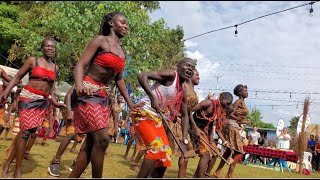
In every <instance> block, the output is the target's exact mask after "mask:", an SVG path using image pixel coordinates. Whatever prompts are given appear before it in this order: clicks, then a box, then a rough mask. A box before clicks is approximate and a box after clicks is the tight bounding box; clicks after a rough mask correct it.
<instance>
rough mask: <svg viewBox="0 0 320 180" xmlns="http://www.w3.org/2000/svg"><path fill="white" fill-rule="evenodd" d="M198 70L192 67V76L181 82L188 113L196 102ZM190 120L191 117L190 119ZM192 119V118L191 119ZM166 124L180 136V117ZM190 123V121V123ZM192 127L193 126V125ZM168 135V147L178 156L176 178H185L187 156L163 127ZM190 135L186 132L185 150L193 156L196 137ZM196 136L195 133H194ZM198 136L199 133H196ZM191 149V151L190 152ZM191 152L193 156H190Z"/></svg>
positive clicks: (194, 154)
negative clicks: (195, 87)
mask: <svg viewBox="0 0 320 180" xmlns="http://www.w3.org/2000/svg"><path fill="white" fill-rule="evenodd" d="M199 80H200V78H199V72H198V71H197V70H196V69H194V71H193V76H192V77H191V79H190V80H188V81H185V82H184V83H183V87H184V89H185V93H186V96H187V112H188V113H189V112H190V111H191V110H192V108H193V107H194V106H195V105H197V104H198V101H199V99H198V96H197V94H196V92H195V91H194V86H195V85H198V84H199ZM190 120H191V119H190ZM191 121H192V120H191ZM168 124H169V126H170V128H171V129H173V132H174V134H175V136H176V137H177V138H182V129H181V128H182V126H181V119H180V117H179V116H178V117H177V120H176V121H168ZM191 124H192V123H191ZM193 128H194V127H193ZM165 129H166V131H167V135H168V140H169V143H170V147H171V149H172V152H173V154H174V155H175V156H177V157H179V161H178V166H179V172H178V178H186V173H187V166H188V158H184V156H183V154H182V153H181V151H180V150H179V147H178V145H177V144H176V143H175V141H174V137H173V136H172V135H171V134H170V133H169V132H168V129H167V128H165ZM190 135H195V134H189V133H188V134H187V140H188V141H189V142H190V143H188V144H187V151H188V152H189V153H190V157H195V156H196V153H195V152H194V148H193V145H195V144H192V142H194V141H195V140H196V138H197V137H193V138H192V140H191V137H190ZM196 136H197V135H196ZM198 136H199V134H198ZM191 151H192V152H191ZM192 154H193V156H191V155H192Z"/></svg>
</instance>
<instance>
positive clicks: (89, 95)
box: [69, 11, 143, 178]
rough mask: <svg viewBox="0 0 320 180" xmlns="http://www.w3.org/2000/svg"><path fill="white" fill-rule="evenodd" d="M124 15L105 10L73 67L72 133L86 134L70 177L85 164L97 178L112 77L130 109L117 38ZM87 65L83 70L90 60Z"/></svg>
mask: <svg viewBox="0 0 320 180" xmlns="http://www.w3.org/2000/svg"><path fill="white" fill-rule="evenodd" d="M127 29H128V25H127V19H126V17H125V16H124V15H122V14H121V13H120V12H117V11H115V12H112V13H108V14H106V15H105V16H103V18H102V22H101V26H100V32H99V35H97V36H96V37H94V38H93V39H92V40H91V41H90V42H89V44H88V45H87V47H86V48H85V50H84V52H83V54H82V55H81V56H80V59H79V61H78V62H77V64H76V66H75V70H74V80H75V87H76V88H75V91H73V94H72V100H71V102H72V107H73V108H74V126H75V130H76V133H79V134H86V135H87V136H86V139H85V141H84V143H83V144H82V146H81V149H80V152H79V154H78V156H77V159H76V163H75V165H74V169H73V171H72V172H71V174H70V176H69V177H70V178H79V177H80V176H81V174H82V173H83V171H84V170H85V169H86V167H87V166H88V164H89V163H90V162H91V165H92V177H93V178H101V177H102V170H103V162H104V158H103V157H104V155H105V152H106V149H107V147H108V145H109V136H108V132H107V130H108V129H107V127H108V118H107V117H109V113H110V109H109V104H108V102H109V101H108V93H107V92H108V89H109V86H110V85H111V82H112V80H114V81H115V83H116V85H117V87H118V88H119V91H120V93H121V94H122V95H123V97H124V99H125V101H126V102H127V104H128V106H129V108H130V109H135V108H138V107H139V106H142V105H143V104H139V105H137V104H134V103H133V102H132V101H131V100H130V98H129V95H128V93H127V90H126V86H125V83H124V80H123V78H122V71H123V69H124V66H125V54H124V52H123V50H122V48H121V46H120V39H121V38H123V37H124V36H125V35H126V34H127ZM91 61H92V62H93V63H91V65H90V66H89V67H88V69H87V70H86V72H87V73H86V74H84V70H85V69H86V68H87V66H88V65H89V63H90V62H91Z"/></svg>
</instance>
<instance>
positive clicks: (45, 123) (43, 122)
mask: <svg viewBox="0 0 320 180" xmlns="http://www.w3.org/2000/svg"><path fill="white" fill-rule="evenodd" d="M41 127H43V128H46V129H49V120H48V119H44V120H43V121H42V124H41Z"/></svg>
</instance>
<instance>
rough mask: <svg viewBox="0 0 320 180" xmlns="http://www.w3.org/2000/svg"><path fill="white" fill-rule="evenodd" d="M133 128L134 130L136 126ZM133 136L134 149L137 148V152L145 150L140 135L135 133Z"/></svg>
mask: <svg viewBox="0 0 320 180" xmlns="http://www.w3.org/2000/svg"><path fill="white" fill-rule="evenodd" d="M135 128H136V126H135ZM135 136H136V148H137V151H138V152H139V151H142V150H147V148H146V145H145V144H144V142H143V139H142V137H141V135H140V134H139V133H138V132H137V131H135Z"/></svg>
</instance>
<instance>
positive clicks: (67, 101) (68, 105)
mask: <svg viewBox="0 0 320 180" xmlns="http://www.w3.org/2000/svg"><path fill="white" fill-rule="evenodd" d="M73 88H74V87H71V88H70V89H69V90H68V92H67V94H66V95H65V98H64V103H65V105H66V110H67V119H65V122H66V125H67V126H69V125H72V124H73V113H72V109H71V94H72V92H73ZM75 136H76V134H75V133H73V134H68V135H67V136H66V137H65V138H63V139H62V141H61V142H60V145H59V148H58V151H57V153H56V155H55V158H56V159H60V158H61V156H62V154H63V153H64V151H65V150H66V149H67V147H68V145H69V143H70V141H71V140H72V139H74V138H75Z"/></svg>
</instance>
